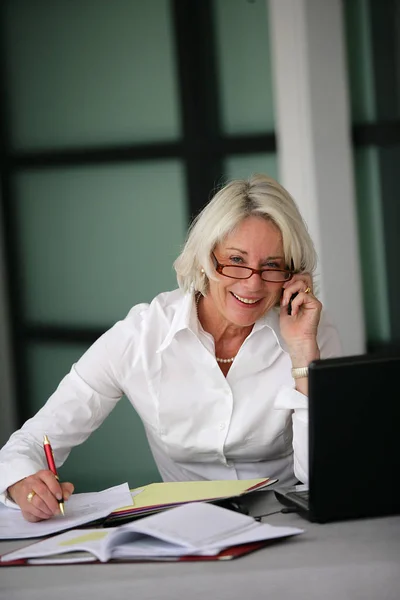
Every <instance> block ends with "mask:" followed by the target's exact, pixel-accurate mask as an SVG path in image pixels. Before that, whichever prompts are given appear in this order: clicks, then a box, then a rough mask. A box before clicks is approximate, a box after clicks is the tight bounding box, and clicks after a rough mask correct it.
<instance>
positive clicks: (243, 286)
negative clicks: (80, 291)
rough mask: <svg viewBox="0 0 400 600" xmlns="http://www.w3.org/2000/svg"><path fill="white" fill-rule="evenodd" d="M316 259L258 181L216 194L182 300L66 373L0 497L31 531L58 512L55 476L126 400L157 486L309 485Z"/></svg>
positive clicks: (140, 310)
mask: <svg viewBox="0 0 400 600" xmlns="http://www.w3.org/2000/svg"><path fill="white" fill-rule="evenodd" d="M315 265H316V255H315V250H314V246H313V243H312V241H311V239H310V236H309V234H308V232H307V228H306V226H305V223H304V221H303V219H302V217H301V215H300V213H299V210H298V208H297V206H296V204H295V202H294V201H293V199H292V198H291V197H290V195H289V194H288V192H287V191H286V190H285V189H284V188H283V187H282V186H281V185H279V184H278V183H277V182H276V181H275V180H273V179H271V178H269V177H266V176H263V175H257V176H253V177H251V178H250V179H249V180H248V181H242V180H237V181H232V182H231V183H229V184H227V185H226V186H225V187H224V188H223V189H221V190H220V191H219V192H218V193H217V194H216V195H215V196H214V198H213V199H212V200H211V201H210V202H209V204H208V205H207V206H206V207H205V208H204V209H203V211H202V212H201V213H200V214H199V215H198V216H197V218H196V219H195V220H194V222H193V223H192V225H191V227H190V229H189V232H188V236H187V240H186V243H185V245H184V248H183V250H182V253H181V255H180V256H179V257H178V258H177V260H176V261H175V265H174V266H175V269H176V273H177V278H178V283H179V289H177V290H174V291H171V292H164V293H162V294H160V295H159V296H157V297H156V298H154V300H153V301H152V302H151V303H150V304H139V305H137V306H134V307H133V308H132V309H131V311H130V312H129V314H128V316H127V317H126V318H125V319H124V320H122V321H119V322H118V323H116V324H115V325H114V326H113V327H112V328H111V329H110V330H109V331H107V332H106V333H105V334H104V335H103V336H102V337H100V338H99V339H98V340H97V341H96V342H95V343H94V344H93V346H92V347H91V348H90V349H89V350H88V351H87V352H86V353H85V354H84V355H83V356H82V358H81V359H80V360H79V361H78V362H77V363H76V364H75V365H74V366H73V367H72V369H71V371H70V373H69V374H68V375H67V376H66V377H65V378H64V379H63V380H62V381H61V383H60V385H59V387H58V388H57V390H56V391H55V392H54V394H53V395H52V396H51V397H50V399H49V400H48V401H47V402H46V404H45V405H44V407H43V408H42V409H41V410H40V411H39V412H38V413H37V414H36V415H35V416H34V417H33V418H32V419H30V420H29V421H27V422H26V423H25V424H24V425H23V427H22V428H21V429H20V430H19V431H17V432H15V433H14V434H13V435H12V436H11V438H10V439H9V441H8V442H7V444H6V445H5V446H4V447H3V449H2V450H1V452H0V492H2V495H1V496H0V499H2V500H3V501H4V502H6V503H9V504H10V505H14V506H15V505H18V506H19V507H20V508H21V510H22V513H23V515H24V517H25V518H26V519H27V520H29V521H37V520H40V519H46V518H49V517H50V516H52V515H53V514H55V513H56V512H58V511H59V505H58V502H57V500H56V498H61V497H62V496H61V495H63V497H64V498H65V499H67V498H68V496H69V495H70V494H71V493H72V491H73V485H72V483H62V484H61V485H60V484H59V483H58V481H57V479H56V478H55V476H54V475H53V473H52V472H51V471H49V470H48V469H47V468H46V463H45V460H44V453H43V447H42V439H43V433H44V432H46V433H48V435H49V437H50V439H51V441H52V444H53V451H54V455H55V460H56V463H57V464H58V465H61V464H62V463H63V462H64V461H65V460H66V459H67V457H68V454H69V452H70V451H71V449H72V448H73V447H74V446H76V445H78V444H81V443H82V442H83V441H84V440H86V438H87V437H88V436H89V435H90V434H91V433H92V432H93V431H95V430H96V429H97V428H98V427H99V426H100V425H101V423H102V422H103V421H104V419H105V418H106V417H107V415H108V414H109V413H110V412H111V410H112V409H113V408H114V406H115V405H116V403H117V402H118V400H119V399H120V398H121V396H122V395H123V394H125V395H126V396H127V397H128V398H129V400H130V402H131V403H132V406H133V407H134V408H135V410H136V411H137V413H138V415H139V416H140V418H141V419H142V421H143V424H144V427H145V430H146V433H147V437H148V440H149V444H150V447H151V450H152V453H153V456H154V459H155V461H156V464H157V466H158V469H159V471H160V474H161V476H162V478H163V480H164V481H179V480H181V481H188V480H199V479H247V478H254V477H272V478H278V479H279V481H280V483H281V484H282V485H285V484H287V485H290V484H293V483H295V482H296V481H297V480H300V481H302V482H306V481H307V422H308V421H307V417H308V414H307V365H308V364H309V363H310V362H311V361H312V360H315V359H318V358H320V357H321V358H326V357H330V356H335V355H338V354H340V344H339V340H338V336H337V333H336V330H335V329H334V327H333V326H332V325H331V324H330V323H329V322H328V319H327V317H326V315H325V312H324V311H323V310H322V305H321V303H320V301H319V300H318V299H317V298H316V296H315V295H314V293H313V276H312V274H313V272H314V270H315Z"/></svg>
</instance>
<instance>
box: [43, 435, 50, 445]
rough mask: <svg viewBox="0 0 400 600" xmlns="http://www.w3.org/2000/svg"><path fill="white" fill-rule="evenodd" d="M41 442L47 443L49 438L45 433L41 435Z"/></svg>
mask: <svg viewBox="0 0 400 600" xmlns="http://www.w3.org/2000/svg"><path fill="white" fill-rule="evenodd" d="M43 443H44V444H48V443H49V438H48V437H47V435H44V436H43Z"/></svg>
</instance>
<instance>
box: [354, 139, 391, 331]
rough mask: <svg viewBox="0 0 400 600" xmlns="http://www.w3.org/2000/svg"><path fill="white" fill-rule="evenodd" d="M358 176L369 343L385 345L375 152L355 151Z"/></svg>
mask: <svg viewBox="0 0 400 600" xmlns="http://www.w3.org/2000/svg"><path fill="white" fill-rule="evenodd" d="M355 176H356V196H357V217H358V230H359V240H360V255H361V272H362V284H363V298H364V310H365V321H366V331H367V339H368V340H370V341H375V342H376V341H385V340H389V337H390V324H389V307H388V295H387V294H388V282H387V272H386V260H385V233H384V225H383V213H382V201H381V194H380V188H381V186H380V172H379V157H378V152H377V150H376V149H375V148H360V149H357V150H356V152H355Z"/></svg>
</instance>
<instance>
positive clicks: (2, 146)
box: [0, 6, 28, 424]
mask: <svg viewBox="0 0 400 600" xmlns="http://www.w3.org/2000/svg"><path fill="white" fill-rule="evenodd" d="M3 11H4V6H3V7H2V9H0V160H1V165H0V168H1V172H0V176H1V182H0V186H1V198H0V202H1V210H2V217H3V233H4V244H3V250H4V254H5V261H4V262H5V265H4V267H5V277H6V288H7V300H8V306H7V309H8V312H9V316H10V333H11V336H10V337H11V340H10V344H11V352H10V355H11V359H12V370H13V372H12V374H11V376H12V378H13V386H14V390H15V394H16V414H17V419H18V421H19V423H20V424H22V422H23V421H24V420H25V418H26V416H27V415H26V399H27V397H28V383H27V380H26V377H25V373H26V354H25V348H24V331H23V324H22V314H23V304H22V285H21V270H20V256H19V245H18V227H17V218H16V194H15V191H14V187H15V183H14V179H13V176H12V172H11V169H10V154H11V137H10V128H9V124H10V105H9V98H8V94H7V85H6V81H7V68H6V53H5V48H4V43H5V42H4V40H5V35H4V13H3Z"/></svg>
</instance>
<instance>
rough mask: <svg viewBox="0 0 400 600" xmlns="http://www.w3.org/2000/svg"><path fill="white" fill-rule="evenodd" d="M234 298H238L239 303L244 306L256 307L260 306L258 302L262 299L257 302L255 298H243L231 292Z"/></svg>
mask: <svg viewBox="0 0 400 600" xmlns="http://www.w3.org/2000/svg"><path fill="white" fill-rule="evenodd" d="M231 294H232V296H233V297H234V298H236V300H239V302H241V303H242V304H250V305H254V304H258V302H260V300H261V299H260V298H258V299H257V300H255V299H254V298H242V297H241V296H238V295H237V294H234V293H233V292H231Z"/></svg>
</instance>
